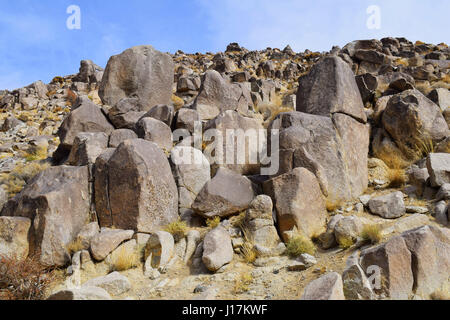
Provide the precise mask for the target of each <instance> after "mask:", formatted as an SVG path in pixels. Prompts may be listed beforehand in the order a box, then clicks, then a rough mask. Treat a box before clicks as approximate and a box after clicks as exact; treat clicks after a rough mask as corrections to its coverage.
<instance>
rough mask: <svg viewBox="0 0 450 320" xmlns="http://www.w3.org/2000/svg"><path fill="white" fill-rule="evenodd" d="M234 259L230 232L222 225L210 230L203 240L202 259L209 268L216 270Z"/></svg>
mask: <svg viewBox="0 0 450 320" xmlns="http://www.w3.org/2000/svg"><path fill="white" fill-rule="evenodd" d="M231 260H233V246H232V245H231V238H230V234H229V233H228V232H227V231H226V230H225V229H224V228H223V227H221V226H219V227H217V228H215V229H214V230H212V231H210V232H208V234H207V235H206V236H205V239H204V240H203V256H202V261H203V263H204V264H205V266H206V267H207V268H208V270H210V271H212V272H216V271H217V270H219V269H220V268H222V267H223V266H224V265H226V264H228V263H230V262H231Z"/></svg>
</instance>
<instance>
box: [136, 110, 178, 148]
mask: <svg viewBox="0 0 450 320" xmlns="http://www.w3.org/2000/svg"><path fill="white" fill-rule="evenodd" d="M136 132H137V134H138V136H139V138H141V139H144V140H147V141H151V142H154V143H155V144H156V145H158V147H160V148H161V149H162V150H163V151H164V152H170V150H172V146H173V142H172V141H173V136H172V130H170V128H169V126H167V125H166V124H165V123H164V122H162V121H159V120H157V119H154V118H142V119H141V120H139V122H138V123H137V124H136Z"/></svg>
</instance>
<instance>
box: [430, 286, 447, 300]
mask: <svg viewBox="0 0 450 320" xmlns="http://www.w3.org/2000/svg"><path fill="white" fill-rule="evenodd" d="M430 298H431V300H442V301H447V300H450V292H449V291H448V290H445V289H441V290H437V291H435V292H433V293H432V294H431V296H430Z"/></svg>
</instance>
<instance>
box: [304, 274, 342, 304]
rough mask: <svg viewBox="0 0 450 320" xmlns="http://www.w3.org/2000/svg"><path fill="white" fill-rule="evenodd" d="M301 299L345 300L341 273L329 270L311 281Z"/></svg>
mask: <svg viewBox="0 0 450 320" xmlns="http://www.w3.org/2000/svg"><path fill="white" fill-rule="evenodd" d="M301 300H345V296H344V289H343V284H342V278H341V275H340V274H339V273H336V272H331V273H328V274H327V275H325V276H322V277H320V278H319V279H317V280H314V281H312V282H311V283H310V284H308V286H307V287H306V288H305V291H304V293H303V296H302V297H301Z"/></svg>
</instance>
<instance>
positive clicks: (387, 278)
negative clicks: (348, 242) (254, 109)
mask: <svg viewBox="0 0 450 320" xmlns="http://www.w3.org/2000/svg"><path fill="white" fill-rule="evenodd" d="M411 261H412V256H411V252H410V251H409V250H408V247H407V245H406V242H405V240H404V239H403V238H402V237H395V238H391V239H390V240H389V241H388V242H387V243H385V244H381V245H379V246H376V247H374V248H370V249H365V250H363V251H362V252H361V267H362V269H363V270H364V271H365V272H366V274H367V276H368V277H369V276H372V274H371V273H370V272H371V271H372V269H373V268H374V267H375V268H379V270H380V272H381V274H380V276H381V279H378V284H379V285H380V287H374V291H375V293H377V294H379V295H380V294H384V295H385V296H387V297H390V298H391V299H394V300H406V299H408V298H409V295H410V294H411V292H412V289H413V285H414V275H413V272H412V269H411ZM370 267H371V268H370ZM372 272H373V271H372Z"/></svg>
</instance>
